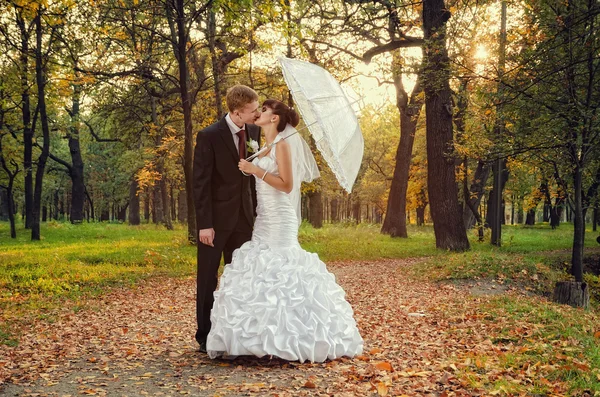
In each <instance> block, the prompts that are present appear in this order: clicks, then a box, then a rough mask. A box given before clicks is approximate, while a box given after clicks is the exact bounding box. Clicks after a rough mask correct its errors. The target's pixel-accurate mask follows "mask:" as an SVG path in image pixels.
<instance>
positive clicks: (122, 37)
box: [114, 30, 127, 40]
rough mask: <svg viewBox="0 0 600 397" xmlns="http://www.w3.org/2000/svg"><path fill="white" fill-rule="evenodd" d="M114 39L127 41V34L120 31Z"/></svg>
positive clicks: (115, 34)
mask: <svg viewBox="0 0 600 397" xmlns="http://www.w3.org/2000/svg"><path fill="white" fill-rule="evenodd" d="M114 38H115V39H117V40H126V39H127V33H125V32H123V31H122V30H118V31H116V32H115V33H114Z"/></svg>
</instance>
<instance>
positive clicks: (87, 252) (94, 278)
mask: <svg viewBox="0 0 600 397" xmlns="http://www.w3.org/2000/svg"><path fill="white" fill-rule="evenodd" d="M8 235H9V234H8V225H7V224H6V223H0V310H2V312H3V317H4V318H5V319H7V320H10V319H11V318H13V319H14V318H18V317H19V316H22V315H24V314H26V313H38V314H39V315H43V313H45V312H46V311H47V309H51V308H53V307H56V306H57V305H60V304H61V302H62V300H64V299H71V300H76V299H79V298H80V297H82V296H84V295H96V294H100V293H102V292H103V291H104V290H105V287H107V286H114V285H131V284H133V283H135V282H136V281H137V280H139V279H141V278H146V277H149V276H155V275H167V276H185V275H191V274H193V273H194V271H195V268H196V266H195V263H196V249H195V247H194V246H191V245H189V244H188V243H187V241H186V239H185V229H184V228H183V227H182V226H180V227H178V228H177V229H176V230H175V231H173V232H169V231H166V230H164V228H161V227H157V226H154V225H143V226H136V227H131V226H126V225H119V224H106V223H104V224H82V225H71V224H69V223H57V222H49V223H47V224H44V225H43V226H42V236H43V237H42V240H41V241H30V238H29V237H30V233H29V231H27V230H24V229H22V228H19V230H18V231H17V236H18V238H17V239H14V240H13V239H10V238H9V237H8ZM3 339H6V337H5V338H3V337H2V333H1V330H0V341H2V340H3Z"/></svg>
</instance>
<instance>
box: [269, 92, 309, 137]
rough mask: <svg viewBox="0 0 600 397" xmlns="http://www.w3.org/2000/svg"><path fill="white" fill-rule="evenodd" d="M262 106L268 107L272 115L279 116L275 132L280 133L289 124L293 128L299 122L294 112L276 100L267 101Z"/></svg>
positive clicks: (298, 117)
mask: <svg viewBox="0 0 600 397" xmlns="http://www.w3.org/2000/svg"><path fill="white" fill-rule="evenodd" d="M263 106H266V107H268V108H269V109H271V110H272V111H273V114H276V115H278V116H279V123H278V124H277V131H279V132H281V131H283V130H284V129H285V126H286V125H288V124H291V125H292V127H295V126H297V125H298V123H299V122H300V116H299V115H298V113H297V112H296V111H295V110H294V108H291V107H289V106H288V105H286V104H285V103H283V102H281V101H278V100H276V99H267V100H266V101H264V102H263Z"/></svg>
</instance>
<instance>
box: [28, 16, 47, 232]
mask: <svg viewBox="0 0 600 397" xmlns="http://www.w3.org/2000/svg"><path fill="white" fill-rule="evenodd" d="M40 13H41V10H38V14H37V15H36V17H35V36H36V37H35V38H36V48H35V79H36V83H37V87H38V109H39V113H40V121H41V122H42V134H43V144H42V153H41V154H40V156H39V157H38V161H37V170H36V172H35V188H34V192H33V211H32V215H33V218H32V219H33V221H32V223H31V239H32V240H40V237H41V236H40V210H41V206H42V184H43V182H44V173H45V171H46V161H47V160H48V155H49V153H50V126H49V125H48V114H47V112H46V92H45V91H46V76H45V66H44V64H43V59H42V16H41V14H40Z"/></svg>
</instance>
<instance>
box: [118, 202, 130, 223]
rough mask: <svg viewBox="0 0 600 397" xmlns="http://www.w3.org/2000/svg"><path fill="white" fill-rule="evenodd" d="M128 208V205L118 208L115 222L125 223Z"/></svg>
mask: <svg viewBox="0 0 600 397" xmlns="http://www.w3.org/2000/svg"><path fill="white" fill-rule="evenodd" d="M128 206H129V203H127V204H125V205H124V206H122V207H121V206H119V208H118V211H117V220H118V221H119V222H125V221H126V220H127V207H128Z"/></svg>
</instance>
